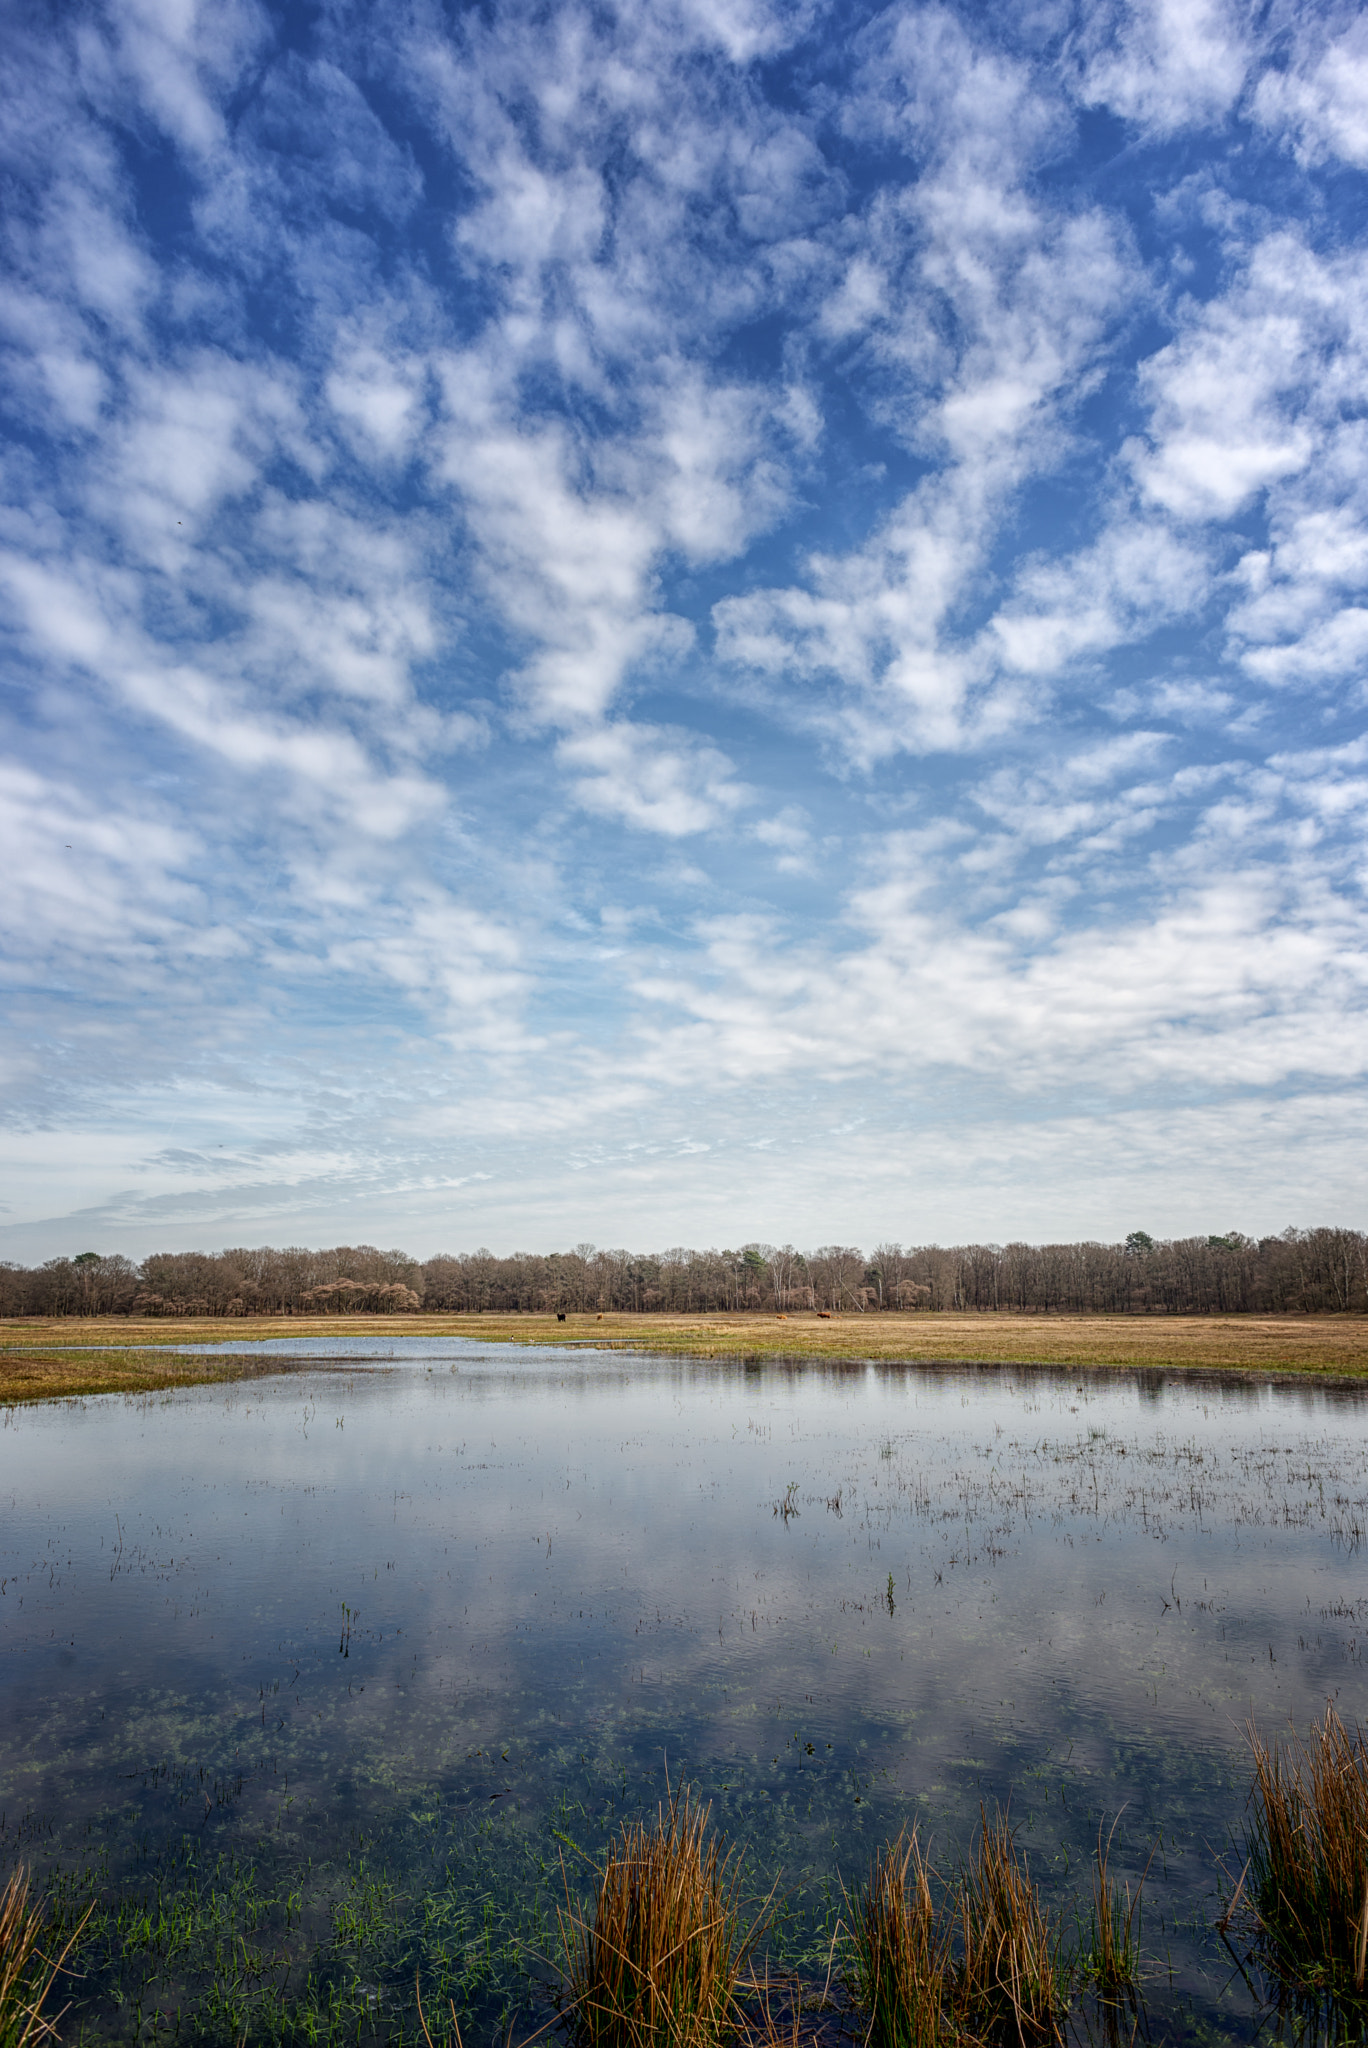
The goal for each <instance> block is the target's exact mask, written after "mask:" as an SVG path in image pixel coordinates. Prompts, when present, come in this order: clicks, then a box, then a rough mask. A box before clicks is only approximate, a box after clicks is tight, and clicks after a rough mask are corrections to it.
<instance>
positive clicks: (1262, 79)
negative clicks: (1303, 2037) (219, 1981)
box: [0, 0, 1368, 1259]
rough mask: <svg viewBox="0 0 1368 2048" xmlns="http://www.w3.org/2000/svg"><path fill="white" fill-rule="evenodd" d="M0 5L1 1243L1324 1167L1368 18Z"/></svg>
mask: <svg viewBox="0 0 1368 2048" xmlns="http://www.w3.org/2000/svg"><path fill="white" fill-rule="evenodd" d="M5 34H6V46H7V56H8V68H9V74H10V85H9V89H8V90H7V93H6V96H5V101H4V105H3V108H2V109H0V122H2V123H3V148H4V154H5V166H4V184H3V195H4V196H3V208H4V226H3V231H4V236H5V248H4V282H3V296H2V297H0V346H2V347H3V367H2V368H0V377H3V397H4V408H5V429H6V438H5V453H4V470H3V515H2V516H3V527H2V529H0V630H2V631H3V635H4V655H3V676H4V690H3V695H2V696H0V706H2V715H3V720H4V733H3V749H2V751H0V853H2V855H3V870H4V873H5V876H6V880H5V883H4V887H3V891H0V921H3V928H4V990H5V996H4V1005H3V1009H4V1023H3V1034H4V1035H3V1041H2V1042H0V1061H2V1062H3V1074H2V1085H0V1101H3V1108H4V1118H5V1134H4V1140H3V1143H4V1153H5V1161H6V1164H5V1171H4V1176H3V1189H2V1193H0V1199H2V1200H3V1205H4V1206H3V1208H0V1256H8V1257H11V1258H22V1259H29V1258H33V1257H37V1256H45V1255H50V1254H52V1253H55V1252H58V1251H74V1250H79V1249H83V1248H85V1247H87V1246H91V1247H94V1248H96V1249H100V1250H106V1251H109V1250H116V1249H117V1250H125V1251H129V1252H133V1253H137V1252H141V1251H145V1250H150V1249H153V1248H161V1247H180V1246H185V1247H189V1246H195V1245H201V1246H206V1247H216V1246H219V1245H223V1244H233V1243H238V1244H240V1243H259V1242H276V1243H280V1242H305V1243H308V1242H314V1243H317V1242H338V1241H353V1242H354V1241H357V1240H362V1239H364V1240H369V1241H372V1242H376V1241H378V1242H382V1243H402V1244H404V1245H406V1246H408V1247H410V1248H412V1249H414V1250H416V1251H419V1252H431V1251H435V1250H438V1249H442V1248H461V1247H469V1246H473V1245H475V1244H478V1243H487V1244H489V1245H491V1246H493V1247H494V1248H496V1249H511V1248H513V1247H515V1246H520V1247H528V1248H536V1247H551V1246H554V1245H557V1244H564V1243H569V1242H573V1241H575V1240H578V1239H589V1240H594V1241H597V1242H599V1243H628V1244H632V1245H648V1244H654V1245H665V1244H672V1243H715V1242H731V1243H735V1242H737V1241H739V1240H741V1239H744V1238H760V1239H772V1240H774V1241H776V1242H780V1241H783V1240H786V1239H792V1240H794V1241H797V1242H799V1243H812V1242H819V1241H820V1242H829V1241H832V1240H839V1241H844V1242H857V1243H872V1242H874V1241H875V1240H876V1239H880V1238H885V1239H887V1238H892V1239H898V1240H902V1241H925V1240H928V1239H932V1238H939V1239H941V1240H942V1241H946V1240H955V1239H961V1238H964V1237H970V1236H972V1237H978V1238H984V1239H1006V1238H1009V1237H1028V1238H1033V1239H1041V1238H1048V1237H1077V1236H1100V1237H1115V1236H1118V1235H1122V1234H1124V1233H1125V1232H1126V1231H1127V1230H1129V1229H1134V1228H1148V1229H1150V1230H1151V1231H1152V1232H1155V1233H1159V1232H1163V1233H1169V1232H1183V1231H1188V1230H1206V1229H1211V1230H1217V1229H1222V1230H1223V1229H1227V1228H1230V1227H1240V1228H1244V1229H1247V1230H1251V1231H1264V1230H1269V1229H1276V1228H1281V1227H1282V1226H1283V1225H1285V1224H1286V1223H1288V1222H1289V1221H1297V1222H1303V1223H1314V1222H1318V1221H1325V1220H1340V1221H1349V1222H1356V1223H1360V1224H1361V1223H1363V1222H1364V1220H1365V1218H1364V1213H1363V1211H1364V1205H1363V1185H1364V1170H1363V1160H1364V1158H1365V1156H1368V1151H1366V1141H1368V1073H1366V1071H1365V1070H1366V1069H1368V1030H1366V1029H1365V1015H1364V1011H1365V981H1366V980H1368V951H1366V950H1365V936H1366V935H1368V927H1366V925H1365V883H1366V882H1368V862H1366V859H1365V848H1364V822H1365V816H1368V739H1366V738H1365V728H1366V726H1368V719H1366V718H1365V710H1366V708H1368V696H1366V692H1365V676H1366V675H1368V598H1366V597H1365V586H1368V265H1366V264H1365V259H1364V220H1365V195H1366V193H1368V180H1366V174H1368V22H1366V21H1365V20H1364V19H1363V18H1362V16H1361V15H1360V14H1359V13H1358V12H1357V11H1356V10H1354V9H1351V8H1348V7H1345V8H1337V7H1335V6H1333V5H1325V4H1321V5H1316V6H1309V7H1301V8H1299V7H1297V6H1294V5H1288V6H1276V5H1274V6H1268V7H1237V6H1227V5H1223V4H1220V0H1146V4H1135V5H1130V4H1126V0H1119V4H1109V0H1104V4H1093V5H1063V4H1059V5H1057V4H1054V0H1041V4H1038V5H1032V4H1030V0H1027V4H1025V5H1023V6H1021V7H1020V8H1015V9H1007V8H999V7H992V8H990V7H984V6H963V7H961V8H959V9H955V8H953V7H948V6H937V5H923V6H917V5H895V6H892V7H888V8H883V9H881V8H878V7H864V8H856V7H850V6H845V7H833V6H822V5H818V4H815V0H810V4H798V5H794V4H787V5H784V6H781V7H780V6H776V7H771V6H768V5H766V4H764V0H651V4H646V5H640V4H635V0H627V4H622V5H617V6H611V5H604V6H596V7H588V6H580V5H577V4H566V5H562V6H558V7H552V8H533V7H526V6H521V5H516V4H500V0H491V4H489V5H486V6H483V7H469V8H457V7H452V6H442V5H437V4H429V0H414V4H406V0H379V4H373V5H365V6H359V5H345V4H338V5H329V4H323V5H316V6H315V5H310V6H299V7H268V6H262V5H257V4H253V0H212V4H210V0H202V4H201V0H122V4H118V5H110V6H104V7H99V6H83V5H79V4H71V0H66V4H62V5H55V6H52V7H47V8H44V7H40V6H24V5H22V4H19V5H13V6H11V7H9V8H8V9H7V26H6V32H5Z"/></svg>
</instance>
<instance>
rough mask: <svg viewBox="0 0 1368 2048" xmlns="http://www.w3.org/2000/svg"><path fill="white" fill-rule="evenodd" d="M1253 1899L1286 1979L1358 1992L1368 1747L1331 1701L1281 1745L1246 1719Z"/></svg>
mask: <svg viewBox="0 0 1368 2048" xmlns="http://www.w3.org/2000/svg"><path fill="white" fill-rule="evenodd" d="M1249 1741H1250V1747H1251V1748H1252V1750H1253V1752H1254V1786H1253V1790H1252V1792H1251V1795H1250V1798H1251V1804H1252V1806H1253V1814H1252V1817H1251V1819H1250V1821H1249V1823H1248V1827H1247V1831H1246V1839H1247V1846H1248V1850H1249V1864H1248V1873H1247V1874H1248V1878H1249V1894H1248V1896H1249V1899H1250V1903H1251V1905H1252V1907H1253V1910H1254V1914H1255V1918H1256V1920H1257V1923H1258V1932H1259V1937H1260V1947H1261V1948H1262V1950H1263V1953H1264V1959H1265V1961H1266V1962H1267V1963H1268V1964H1269V1965H1270V1966H1271V1967H1272V1969H1273V1970H1274V1971H1275V1973H1276V1974H1277V1975H1278V1976H1280V1977H1282V1978H1283V1979H1284V1980H1285V1981H1287V1982H1288V1983H1291V1984H1294V1985H1296V1986H1298V1987H1299V1988H1301V1989H1303V1990H1306V1991H1310V1992H1313V1993H1322V1992H1328V1993H1329V1994H1330V1995H1331V1996H1332V1997H1334V1998H1337V1999H1346V2000H1359V1999H1363V1998H1364V1996H1365V1983H1364V1978H1365V1964H1368V1748H1366V1747H1365V1744H1364V1737H1363V1731H1362V1729H1360V1728H1357V1727H1356V1728H1355V1730H1354V1733H1353V1734H1352V1735H1351V1734H1350V1733H1349V1731H1348V1729H1347V1728H1346V1727H1345V1725H1344V1723H1343V1721H1342V1720H1341V1719H1340V1717H1339V1714H1338V1712H1337V1711H1336V1709H1335V1708H1334V1707H1333V1706H1327V1707H1326V1710H1325V1718H1324V1720H1323V1721H1322V1722H1320V1724H1319V1725H1317V1724H1316V1723H1315V1722H1313V1723H1312V1724H1311V1727H1310V1729H1309V1731H1308V1733H1307V1736H1306V1739H1305V1741H1302V1740H1301V1739H1300V1738H1298V1737H1297V1736H1296V1735H1295V1734H1294V1736H1293V1738H1292V1740H1291V1741H1290V1742H1289V1743H1288V1744H1286V1745H1285V1746H1284V1748H1283V1749H1281V1750H1279V1749H1276V1748H1274V1747H1273V1746H1272V1745H1270V1744H1268V1743H1265V1742H1264V1741H1263V1740H1262V1738H1261V1737H1260V1735H1259V1733H1258V1730H1257V1729H1256V1728H1255V1727H1254V1725H1253V1723H1252V1722H1251V1723H1250V1727H1249Z"/></svg>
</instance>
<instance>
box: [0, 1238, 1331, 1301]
mask: <svg viewBox="0 0 1368 2048" xmlns="http://www.w3.org/2000/svg"><path fill="white" fill-rule="evenodd" d="M747 1309H749V1310H756V1311H759V1310H767V1311H770V1312H771V1313H776V1312H777V1313H792V1312H795V1311H801V1310H805V1309H806V1310H823V1309H825V1310H829V1311H832V1312H834V1313H846V1314H865V1315H872V1314H878V1313H879V1312H880V1311H887V1310H890V1309H903V1310H906V1309H925V1310H931V1311H934V1310H938V1309H960V1310H976V1311H980V1312H984V1313H992V1312H995V1311H996V1312H999V1313H1001V1312H1007V1311H1013V1312H1025V1313H1035V1314H1052V1315H1053V1314H1071V1313H1072V1314H1079V1313H1087V1314H1123V1315H1143V1314H1150V1315H1154V1314H1162V1315H1212V1314H1217V1313H1221V1314H1229V1313H1235V1314H1259V1313H1261V1314H1274V1315H1286V1314H1323V1313H1327V1312H1329V1313H1335V1312H1338V1313H1351V1314H1357V1315H1362V1314H1364V1313H1366V1312H1368V1235H1365V1234H1364V1233H1363V1232H1362V1231H1358V1230H1348V1229H1335V1228H1330V1227H1328V1226H1327V1227H1321V1228H1318V1229H1314V1230H1298V1229H1295V1228H1292V1229H1288V1230H1284V1231H1283V1232H1282V1233H1281V1235H1280V1236H1276V1237H1263V1238H1258V1239H1255V1238H1251V1237H1246V1236H1244V1235H1243V1234H1242V1233H1241V1232H1240V1231H1238V1230H1232V1231H1227V1232H1224V1233H1222V1234H1218V1235H1211V1236H1206V1237H1178V1238H1161V1239H1157V1238H1153V1237H1151V1236H1150V1235H1149V1234H1148V1233H1147V1232H1145V1231H1143V1230H1136V1231H1132V1232H1131V1234H1130V1236H1129V1237H1128V1238H1127V1239H1126V1240H1125V1242H1124V1243H1123V1244H1100V1243H1095V1242H1091V1241H1089V1242H1084V1243H1080V1244H1005V1245H1000V1244H966V1245H935V1244H932V1245H911V1246H907V1247H904V1246H902V1245H900V1244H880V1245H876V1246H875V1247H874V1249H873V1251H871V1252H864V1251H861V1250H860V1249H859V1247H858V1246H855V1245H823V1246H821V1247H819V1248H818V1249H817V1250H816V1251H809V1252H800V1251H797V1250H795V1249H794V1247H793V1246H792V1245H771V1244H759V1243H752V1244H745V1245H742V1246H741V1247H740V1248H739V1249H738V1250H735V1251H717V1250H710V1251H692V1250H689V1249H686V1248H685V1247H683V1246H675V1247H674V1248H673V1249H671V1250H669V1251H664V1252H650V1253H638V1252H629V1251H606V1250H601V1249H599V1248H598V1247H596V1246H594V1245H592V1244H578V1245H576V1246H575V1247H574V1249H573V1250H571V1251H566V1252H513V1253H511V1254H509V1255H508V1256H506V1257H500V1256H498V1255H496V1254H495V1253H494V1252H491V1251H485V1250H483V1249H482V1250H479V1251H473V1252H453V1253H443V1254H441V1255H439V1256H438V1257H436V1258H431V1259H425V1260H419V1259H415V1258H412V1257H410V1255H409V1254H408V1253H407V1252H402V1251H379V1250H377V1249H376V1247H375V1246H374V1245H337V1246H335V1247H334V1248H333V1249H332V1250H330V1251H306V1250H302V1249H300V1248H299V1247H296V1246H292V1247H288V1248H286V1249H283V1250H276V1249H274V1248H272V1247H271V1246H268V1245H263V1246H261V1247H260V1248H258V1249H257V1250H255V1251H250V1250H237V1251H224V1252H156V1253H154V1254H153V1255H152V1256H151V1257H150V1258H146V1259H144V1260H143V1261H142V1262H141V1264H135V1263H134V1262H133V1261H132V1260H131V1259H127V1258H125V1257H123V1255H122V1254H120V1253H117V1252H115V1253H112V1254H109V1255H107V1256H102V1255H101V1254H100V1253H98V1252H81V1253H78V1254H77V1256H76V1257H74V1258H60V1259H48V1260H46V1261H45V1262H44V1263H43V1264H42V1265H39V1266H18V1265H12V1264H0V1316H108V1315H116V1316H192V1315H201V1316H202V1315H208V1316H256V1315H271V1316H278V1315H302V1316H308V1315H396V1314H404V1315H408V1314H422V1313H427V1314H452V1313H457V1314H461V1313H464V1314H473V1313H477V1312H479V1311H481V1310H501V1311H503V1312H504V1313H517V1312H526V1311H538V1310H539V1311H541V1312H543V1313H546V1312H549V1311H553V1310H555V1311H562V1310H563V1311H565V1312H567V1313H569V1312H571V1311H575V1312H578V1313H581V1314H584V1313H588V1312H590V1311H602V1312H607V1311H609V1310H614V1311H618V1312H623V1311H625V1312H628V1313H631V1314H637V1315H653V1314H679V1313H683V1314H688V1313H697V1312H703V1313H715V1312H718V1311H723V1310H727V1311H736V1310H747Z"/></svg>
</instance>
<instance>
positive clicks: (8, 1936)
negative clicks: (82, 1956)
mask: <svg viewBox="0 0 1368 2048" xmlns="http://www.w3.org/2000/svg"><path fill="white" fill-rule="evenodd" d="M82 1925H84V1922H81V1923H80V1924H79V1925H78V1926H77V1927H76V1928H75V1929H74V1930H73V1932H72V1933H71V1934H70V1935H69V1936H68V1937H67V1940H66V1941H65V1943H64V1944H63V1946H62V1947H61V1949H59V1950H58V1952H57V1953H56V1954H55V1955H54V1954H52V1952H51V1949H50V1948H49V1949H47V1950H45V1949H44V1947H43V1937H44V1935H45V1934H46V1933H47V1932H48V1920H47V1914H46V1912H45V1911H44V1909H43V1906H42V1905H41V1904H34V1903H33V1902H32V1901H31V1900H30V1898H29V1881H28V1874H27V1872H26V1871H24V1870H22V1869H19V1870H16V1871H14V1872H13V1874H12V1875H11V1877H10V1881H9V1883H8V1884H7V1885H6V1887H5V1890H4V1893H3V1895H2V1896H0V2048H32V2044H34V2043H37V2042H40V2041H56V2039H57V2021H58V2020H59V2019H60V2018H61V2017H62V2015H61V2013H58V2014H57V2015H56V2018H49V2017H47V2016H45V2015H44V2013H43V2010H42V2008H43V2003H44V2001H45V2000H46V1998H47V1996H48V1993H49V1992H50V1991H51V1989H52V1986H53V1984H54V1983H55V1981H56V1979H57V1976H58V1973H59V1972H60V1970H61V1968H62V1965H63V1964H64V1963H65V1961H66V1959H67V1956H68V1954H69V1953H70V1951H71V1946H72V1943H73V1942H74V1941H75V1939H76V1936H77V1935H78V1934H79V1933H80V1929H81V1926H82Z"/></svg>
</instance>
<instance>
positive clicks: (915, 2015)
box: [850, 1828, 949, 2048]
mask: <svg viewBox="0 0 1368 2048" xmlns="http://www.w3.org/2000/svg"><path fill="white" fill-rule="evenodd" d="M931 1876H932V1872H931V1871H930V1870H929V1869H928V1867H927V1864H926V1861H925V1858H924V1857H923V1856H922V1853H921V1847H920V1845H919V1843H918V1841H917V1831H916V1829H915V1828H914V1829H913V1830H912V1832H911V1834H910V1835H908V1834H902V1835H900V1836H899V1837H898V1839H897V1841H896V1842H891V1843H889V1844H887V1845H886V1846H885V1847H884V1848H883V1849H881V1850H880V1851H879V1853H878V1854H877V1855H876V1856H875V1858H874V1861H873V1863H872V1864H871V1866H870V1871H869V1881H868V1883H867V1884H866V1885H865V1886H864V1888H863V1889H862V1890H861V1891H859V1892H857V1893H856V1895H855V1898H854V1899H853V1901H852V1902H851V1905H850V1917H851V1934H850V1942H851V1951H852V1963H853V1967H852V1971H851V1978H852V1982H851V1989H852V1991H853V1993H854V1996H855V2000H856V2003H857V2004H858V2005H859V2006H860V2008H861V2010H862V2011H864V2012H866V2013H868V2015H869V2031H868V2035H867V2044H868V2048H935V2044H936V2043H937V2042H938V2041H939V2040H940V2038H941V2034H942V2030H943V2026H944V2018H945V2000H946V1972H947V1969H948V1966H949V1943H948V1941H947V1939H946V1935H945V1933H944V1931H943V1930H942V1929H940V1928H939V1927H938V1926H937V1922H936V1909H935V1905H934V1902H933V1900H932V1897H931Z"/></svg>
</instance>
